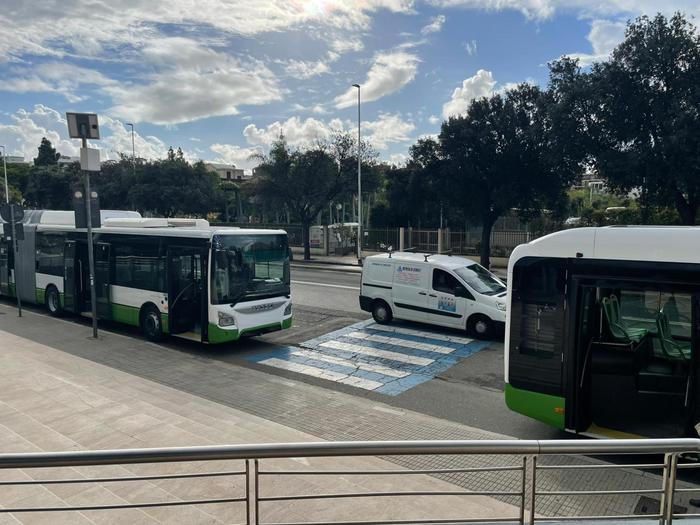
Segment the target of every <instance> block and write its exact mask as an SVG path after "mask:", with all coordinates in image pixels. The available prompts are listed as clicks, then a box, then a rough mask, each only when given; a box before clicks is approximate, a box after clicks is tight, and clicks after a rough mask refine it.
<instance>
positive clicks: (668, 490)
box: [661, 453, 678, 525]
mask: <svg viewBox="0 0 700 525" xmlns="http://www.w3.org/2000/svg"><path fill="white" fill-rule="evenodd" d="M677 467H678V454H674V453H667V454H666V456H665V458H664V477H663V483H664V487H663V495H662V498H661V515H662V518H661V523H665V524H666V525H671V524H672V523H673V500H674V499H675V498H674V496H675V492H676V471H677Z"/></svg>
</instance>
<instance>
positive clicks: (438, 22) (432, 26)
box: [420, 15, 446, 35]
mask: <svg viewBox="0 0 700 525" xmlns="http://www.w3.org/2000/svg"><path fill="white" fill-rule="evenodd" d="M445 20H446V18H445V15H438V16H436V17H435V18H433V19H432V20H431V22H430V23H429V24H428V25H426V26H424V27H423V29H421V30H420V34H421V35H429V34H431V33H439V32H440V30H442V26H443V25H444V24H445Z"/></svg>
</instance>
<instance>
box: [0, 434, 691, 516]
mask: <svg viewBox="0 0 700 525" xmlns="http://www.w3.org/2000/svg"><path fill="white" fill-rule="evenodd" d="M687 452H694V453H697V452H700V440H699V439H667V440H661V439H657V440H642V439H640V440H601V441H591V440H551V441H536V440H483V441H388V442H369V441H360V442H336V443H332V442H320V443H287V444H263V445H232V446H211V447H190V448H169V449H135V450H116V451H115V450H112V451H110V450H106V451H83V452H76V451H72V452H49V453H45V452H41V453H21V454H1V455H0V469H3V470H8V469H9V470H10V472H5V473H3V474H4V475H3V476H2V481H0V486H2V487H3V491H2V492H0V495H1V494H2V493H7V492H8V491H10V492H12V491H11V490H10V489H9V487H18V486H24V487H40V488H41V489H44V488H45V487H47V486H57V485H63V486H66V485H76V484H79V485H93V486H94V485H100V486H101V485H105V486H110V485H111V484H122V485H123V484H128V483H152V484H155V485H151V490H142V491H140V494H141V497H140V498H138V499H139V500H138V501H135V502H134V501H128V500H127V501H124V500H122V501H119V502H107V503H99V504H98V503H93V502H90V503H84V504H67V505H56V504H53V505H51V504H45V505H42V504H41V503H39V505H35V506H32V505H31V504H30V503H31V502H37V501H38V502H43V501H45V500H46V498H45V497H41V495H39V496H40V497H33V498H17V497H16V494H14V496H15V497H14V499H11V500H10V501H9V502H5V501H3V502H2V508H0V513H2V514H18V515H19V514H26V513H35V512H42V513H48V512H55V513H65V512H82V513H89V512H91V511H97V512H99V511H114V512H117V511H120V510H121V511H123V510H127V509H137V508H138V509H148V508H155V507H182V506H186V505H195V506H198V507H206V506H213V505H227V506H237V507H236V512H234V511H233V509H232V508H228V507H227V512H226V516H227V519H226V521H227V522H229V523H233V522H237V523H245V524H246V525H250V524H257V525H271V523H273V522H274V523H275V525H282V524H283V525H299V524H308V523H314V524H315V525H320V524H321V523H324V524H329V525H330V524H335V525H338V524H341V523H342V524H350V523H352V524H353V525H369V524H379V523H475V522H479V523H484V522H495V523H520V524H525V523H530V524H534V523H536V522H540V521H548V522H552V521H558V522H561V521H587V520H603V519H608V520H631V519H640V518H643V519H645V520H654V521H658V522H659V523H660V524H661V525H671V523H672V521H673V520H674V519H676V518H690V517H693V518H697V517H700V514H679V513H677V512H676V510H675V507H674V499H675V497H676V495H678V494H680V493H686V492H700V488H678V487H677V483H676V474H677V473H678V471H679V469H690V468H698V467H699V466H700V465H697V464H680V465H679V461H678V460H679V456H680V454H682V453H687ZM584 454H591V455H595V456H604V455H619V454H636V455H641V456H649V457H650V460H649V461H648V462H636V463H633V464H630V463H625V464H615V463H603V462H599V461H598V462H594V461H589V462H584V463H578V464H572V463H571V462H566V461H563V459H561V461H560V462H559V463H557V462H552V461H548V462H546V464H542V463H541V460H542V459H544V457H545V456H548V459H550V458H552V457H559V458H570V457H572V456H580V455H584ZM429 455H439V456H444V455H450V456H454V455H469V456H478V457H483V458H484V459H488V458H489V457H493V456H500V457H502V458H507V461H508V462H507V463H506V464H501V465H500V466H494V465H493V464H492V463H491V464H489V463H488V462H485V463H486V464H485V466H482V467H474V468H461V469H454V468H452V469H424V470H405V469H376V468H371V469H368V468H364V469H351V468H347V467H342V466H341V468H327V466H326V468H322V469H320V468H308V467H309V466H310V465H311V463H310V462H309V461H308V459H310V458H335V459H334V460H333V461H337V462H340V458H355V459H357V458H359V457H363V456H377V457H383V458H391V457H397V456H429ZM660 457H663V461H659V460H658V459H657V458H660ZM282 458H297V459H298V458H304V459H305V460H307V461H304V462H301V463H300V462H298V461H297V462H289V463H286V462H281V461H280V459H282ZM223 461H233V462H237V465H238V468H229V469H223V470H222V469H220V468H214V469H210V470H207V469H206V466H207V465H211V464H212V463H214V465H215V466H216V467H218V465H220V464H221V462H223ZM329 461H330V460H326V463H328V462H329ZM178 462H180V463H182V462H196V463H195V466H196V467H197V468H198V469H199V470H198V471H197V472H180V471H179V469H176V468H174V466H173V465H170V466H169V467H168V468H167V469H165V470H166V472H167V473H165V474H163V473H151V474H138V475H128V476H114V475H113V473H114V469H110V470H109V473H110V475H102V476H93V477H78V476H79V475H83V476H85V472H86V471H85V469H84V468H83V469H81V470H79V471H76V470H72V469H71V470H70V471H68V472H67V473H66V472H63V471H62V470H61V469H60V468H62V467H86V466H105V465H122V466H126V465H135V464H145V463H153V464H163V463H170V464H175V463H178ZM346 464H347V460H346ZM350 464H354V463H350ZM292 465H294V466H295V467H297V468H290V467H291V466H292ZM299 465H301V466H302V467H301V468H299ZM46 468H50V470H49V472H50V474H47V475H42V474H41V472H39V473H38V474H37V473H36V472H35V471H32V472H31V474H29V475H27V471H28V470H29V469H39V471H41V470H42V469H46ZM132 468H134V467H132ZM630 468H638V469H644V470H646V471H657V472H659V473H660V474H661V475H660V476H658V477H654V478H653V479H654V480H657V482H658V485H657V486H656V487H655V488H651V489H649V488H639V487H627V486H623V487H616V488H614V489H609V490H600V489H599V488H596V487H591V488H590V490H544V489H543V488H542V487H541V486H540V484H538V480H539V478H540V476H541V475H542V474H543V473H544V472H546V471H554V470H556V471H558V472H560V473H561V475H564V474H566V473H570V474H571V475H573V476H581V472H582V470H585V469H598V470H605V469H630ZM15 469H24V471H22V472H18V471H17V470H15ZM57 469H58V470H57ZM484 473H491V474H496V475H498V476H505V475H510V476H511V480H512V483H511V485H512V486H511V487H510V488H508V489H507V490H494V488H493V484H488V483H485V482H484V483H482V485H481V486H479V487H478V490H463V489H461V488H460V487H458V486H456V485H451V486H449V485H444V484H442V485H439V488H438V489H437V490H435V489H426V490H414V489H412V488H411V489H409V490H406V488H405V487H406V486H408V483H407V481H406V480H407V479H408V478H406V476H425V478H423V479H433V478H436V477H437V478H441V479H447V480H450V479H453V478H454V477H455V476H479V475H482V474H484ZM13 474H14V475H16V477H17V478H18V479H12V475H13ZM357 476H360V477H361V478H362V479H364V480H369V479H375V478H382V479H389V480H393V482H391V483H390V482H386V483H383V485H382V486H383V487H384V488H383V489H382V490H378V489H376V490H359V488H361V487H362V484H361V483H353V484H351V485H350V486H351V487H352V490H350V491H347V492H340V491H333V490H329V489H328V487H329V486H330V482H328V481H327V480H329V478H335V479H341V480H345V481H347V480H348V479H349V478H355V477H357ZM648 476H650V475H649V474H647V476H646V477H647V478H648ZM198 478H219V479H221V478H226V480H227V481H226V482H219V483H217V487H218V488H220V489H223V490H224V493H223V494H221V495H219V496H212V494H211V491H210V490H202V489H201V487H200V489H199V491H198V492H196V494H198V495H199V497H197V496H195V497H185V496H183V497H181V498H179V499H169V500H163V499H161V500H158V499H153V500H150V499H149V500H147V501H144V500H143V495H144V494H145V495H150V496H151V497H153V496H152V494H161V493H162V491H159V490H155V489H156V488H158V487H161V486H162V484H163V483H164V482H166V481H167V480H178V483H180V487H181V488H187V487H190V486H192V485H194V483H195V481H196V480H197V479H198ZM303 479H307V480H308V479H313V482H308V481H307V482H302V481H300V480H303ZM365 484H366V482H365ZM433 486H435V485H434V484H433ZM299 487H301V488H302V489H303V488H305V489H307V491H302V490H301V489H300V488H299ZM310 489H313V490H310ZM13 490H14V489H13ZM94 492H95V493H96V494H98V495H102V496H104V495H105V494H112V493H111V492H110V491H108V490H103V491H100V490H95V491H94ZM131 493H136V494H139V491H138V490H136V489H132V490H131ZM202 494H204V495H206V496H208V497H202ZM611 495H647V496H648V495H655V496H658V497H659V498H660V506H659V509H660V510H659V511H658V512H656V513H647V514H627V515H613V516H609V515H590V516H554V515H546V514H543V513H542V512H541V509H542V508H543V507H544V506H543V505H542V504H541V501H542V500H543V499H546V498H552V497H554V498H564V499H566V498H572V497H578V496H586V497H602V498H609V497H610V496H611ZM476 496H490V497H495V498H498V499H501V500H503V499H508V498H510V501H511V502H512V503H511V506H509V507H508V506H505V508H508V509H511V510H512V512H511V513H510V514H506V515H502V516H493V515H490V516H488V517H484V516H474V515H465V516H455V517H450V518H444V517H441V518H431V517H417V516H408V517H406V516H405V510H406V505H405V502H406V498H412V499H415V498H425V505H421V508H422V509H425V510H428V511H430V510H434V509H436V508H437V507H435V501H436V500H435V499H432V500H431V499H430V498H441V497H442V498H445V497H458V498H473V497H476ZM367 498H376V499H378V500H380V501H382V502H384V503H382V504H381V505H375V506H373V507H369V506H366V507H363V505H362V504H361V503H359V502H363V501H367ZM347 500H353V501H356V502H358V503H357V506H356V507H354V508H353V510H351V511H350V514H349V515H347V514H346V515H342V514H341V515H338V514H339V512H338V505H339V503H338V502H339V501H347ZM329 501H330V502H335V503H334V504H333V505H328V504H326V505H324V506H323V508H324V509H328V510H329V511H330V515H327V517H326V519H324V520H323V521H318V520H315V521H311V522H310V521H309V520H308V517H309V516H308V515H307V514H306V513H305V509H304V507H303V505H304V504H308V502H317V503H318V502H329ZM431 501H432V503H431ZM451 501H454V500H451ZM402 502H403V503H402ZM421 502H422V499H421ZM443 502H444V499H443ZM274 504H276V505H277V506H279V505H283V506H284V508H283V509H282V510H281V511H278V512H277V513H276V514H275V513H270V512H269V511H268V508H269V506H270V505H274ZM392 505H393V507H392ZM292 509H293V511H294V512H292ZM357 509H363V510H377V509H379V510H380V511H381V516H378V517H376V518H371V517H368V518H367V519H363V520H359V521H358V520H356V519H355V520H353V518H355V517H356V516H357ZM392 509H396V510H395V511H394V510H392ZM442 510H444V508H443V509H442ZM402 511H403V514H401V512H402ZM234 514H235V515H236V518H234V517H233V516H234ZM88 515H89V514H88ZM387 515H388V516H389V518H387ZM277 516H283V517H284V518H285V520H284V521H282V522H280V521H278V520H276V519H275V518H276V517H277ZM294 516H297V517H298V516H302V517H305V519H302V520H301V521H299V520H294V519H290V518H293V517H294ZM392 516H394V517H400V516H403V517H400V518H399V519H392ZM103 517H104V516H103ZM266 518H271V519H272V521H270V520H268V519H266Z"/></svg>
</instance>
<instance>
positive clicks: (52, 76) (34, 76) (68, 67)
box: [0, 62, 114, 102]
mask: <svg viewBox="0 0 700 525" xmlns="http://www.w3.org/2000/svg"><path fill="white" fill-rule="evenodd" d="M11 73H12V76H11V77H10V78H8V79H6V80H4V81H3V82H2V84H1V85H0V89H1V90H3V91H9V92H14V93H29V92H44V93H58V94H60V95H63V96H64V97H66V99H68V101H70V102H78V101H80V100H83V99H84V98H85V97H84V96H82V95H78V93H77V92H78V91H79V90H81V89H82V90H86V89H94V87H95V86H97V87H104V86H108V85H110V84H114V81H112V80H110V79H109V78H107V77H106V76H104V75H103V74H102V73H100V72H99V71H95V70H93V69H87V68H84V67H79V66H76V65H73V64H69V63H66V62H45V63H41V64H35V65H32V66H31V67H13V68H12V69H11Z"/></svg>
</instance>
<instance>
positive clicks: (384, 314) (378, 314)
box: [372, 301, 393, 324]
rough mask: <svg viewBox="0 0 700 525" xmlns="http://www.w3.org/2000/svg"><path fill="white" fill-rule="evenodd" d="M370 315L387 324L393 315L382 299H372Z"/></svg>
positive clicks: (380, 322)
mask: <svg viewBox="0 0 700 525" xmlns="http://www.w3.org/2000/svg"><path fill="white" fill-rule="evenodd" d="M372 317H373V318H374V320H375V321H376V322H378V323H379V324H389V323H390V322H391V319H392V318H393V315H392V313H391V308H390V307H389V305H388V304H386V303H385V302H384V301H374V304H373V305H372Z"/></svg>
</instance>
